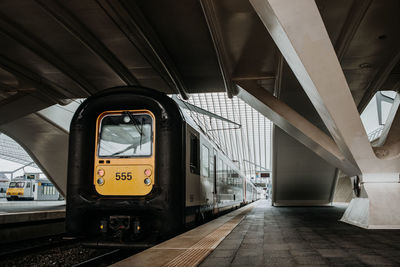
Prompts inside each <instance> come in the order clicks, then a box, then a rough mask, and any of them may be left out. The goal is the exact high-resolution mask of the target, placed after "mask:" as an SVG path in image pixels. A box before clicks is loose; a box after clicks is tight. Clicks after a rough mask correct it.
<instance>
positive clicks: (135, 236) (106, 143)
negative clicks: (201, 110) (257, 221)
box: [66, 86, 258, 246]
mask: <svg viewBox="0 0 400 267" xmlns="http://www.w3.org/2000/svg"><path fill="white" fill-rule="evenodd" d="M68 155H69V156H68V175H67V206H66V226H67V232H68V233H69V235H70V236H74V237H85V238H86V239H87V240H92V242H91V243H90V242H88V243H87V244H95V245H96V244H97V245H100V244H101V245H105V246H118V245H124V246H128V245H129V244H132V245H135V244H140V243H141V242H142V243H149V242H158V241H162V240H165V239H167V238H170V237H172V236H174V235H176V234H178V233H181V232H182V231H184V230H185V229H187V228H188V227H191V225H195V224H198V223H201V222H204V221H206V220H208V219H210V218H212V217H214V216H217V215H219V214H221V213H223V212H225V211H228V210H231V209H234V208H238V207H240V206H242V205H245V204H247V203H249V202H253V201H255V200H257V198H258V194H257V189H256V187H255V186H254V184H253V183H252V182H251V181H250V180H249V179H247V178H246V177H245V175H244V174H243V173H242V172H240V170H239V169H238V167H237V166H236V164H235V163H234V162H232V161H231V160H230V159H229V158H228V157H227V156H226V155H225V154H224V153H223V152H222V151H221V150H220V149H219V148H218V146H217V145H215V144H214V143H213V142H212V141H210V140H209V138H207V136H206V134H205V133H204V132H202V130H201V129H200V128H199V127H198V126H197V125H196V124H195V123H194V122H193V121H192V120H191V118H190V117H189V116H188V115H187V114H186V113H185V112H183V110H181V109H180V107H179V106H178V104H177V103H176V102H175V101H174V100H173V99H172V98H171V97H169V96H168V95H166V94H164V93H162V92H159V91H156V90H152V89H149V88H143V87H132V86H130V87H117V88H112V89H107V90H104V91H101V92H99V93H97V94H95V95H93V96H91V97H89V98H87V99H86V100H85V101H84V102H83V103H82V104H81V105H80V106H79V108H78V109H77V110H76V112H75V114H74V116H73V118H72V121H71V125H70V137H69V154H68ZM149 240H150V241H149Z"/></svg>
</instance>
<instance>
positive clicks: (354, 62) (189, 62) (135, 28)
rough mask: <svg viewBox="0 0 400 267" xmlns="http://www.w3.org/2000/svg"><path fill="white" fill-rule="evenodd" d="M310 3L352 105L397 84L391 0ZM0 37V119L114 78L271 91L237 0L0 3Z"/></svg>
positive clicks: (266, 58)
mask: <svg viewBox="0 0 400 267" xmlns="http://www.w3.org/2000/svg"><path fill="white" fill-rule="evenodd" d="M316 3H317V5H318V8H319V10H320V12H321V16H322V18H323V20H324V23H325V25H326V28H327V31H328V34H329V36H330V38H331V40H332V44H333V46H334V47H335V49H336V51H337V54H338V59H339V61H340V62H341V64H342V67H343V71H344V73H345V76H346V78H347V81H348V83H349V86H350V88H351V91H352V94H353V97H354V101H355V103H356V104H357V105H358V108H359V110H360V111H361V110H362V109H363V108H364V107H365V106H366V104H367V103H368V101H369V100H370V98H371V97H372V96H373V94H374V93H375V92H376V91H377V90H398V89H399V81H400V65H399V59H400V16H399V15H398V14H400V1H398V0H375V1H372V0H371V1H369V0H352V1H350V0H336V1H330V0H317V1H316ZM0 38H1V42H0V48H1V49H0V114H1V116H0V124H1V123H4V122H6V121H10V120H12V119H15V118H17V117H20V116H23V115H26V114H29V113H32V112H35V111H37V110H39V109H42V108H44V107H46V106H49V105H51V104H54V103H60V104H65V103H67V102H68V99H69V98H80V97H87V96H89V95H91V94H94V93H96V92H97V91H100V90H103V89H105V88H110V87H114V86H121V85H141V86H145V87H150V88H155V89H157V90H160V91H163V92H166V93H180V94H181V95H182V96H184V97H187V96H188V95H189V94H190V93H195V92H215V91H227V93H228V94H229V95H233V94H235V90H236V88H235V86H234V83H235V81H238V80H255V81H257V82H259V83H260V84H262V85H263V86H264V88H266V89H267V90H271V91H272V90H273V88H274V84H275V79H276V77H277V69H278V62H279V61H280V57H281V56H280V53H279V51H278V49H277V48H276V46H275V44H274V42H273V41H272V39H271V37H270V36H269V34H268V32H267V30H266V29H265V27H264V26H263V24H262V23H261V21H260V20H259V18H258V16H257V15H256V13H255V11H254V10H253V9H252V7H251V5H250V4H249V2H248V1H246V0H201V1H199V0H168V1H155V0H137V1H128V0H97V1H95V0H85V1H82V0H69V1H54V0H36V1H32V0H19V1H14V0H3V1H0ZM281 78H282V79H285V77H281ZM289 84H292V83H289ZM305 104H306V103H305Z"/></svg>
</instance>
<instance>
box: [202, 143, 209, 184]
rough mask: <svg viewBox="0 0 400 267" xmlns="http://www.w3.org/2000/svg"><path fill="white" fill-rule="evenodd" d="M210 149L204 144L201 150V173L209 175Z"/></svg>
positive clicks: (205, 175)
mask: <svg viewBox="0 0 400 267" xmlns="http://www.w3.org/2000/svg"><path fill="white" fill-rule="evenodd" d="M209 159H210V150H209V149H208V147H206V146H205V145H203V146H202V151H201V175H202V176H204V177H210V161H209Z"/></svg>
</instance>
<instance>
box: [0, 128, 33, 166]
mask: <svg viewBox="0 0 400 267" xmlns="http://www.w3.org/2000/svg"><path fill="white" fill-rule="evenodd" d="M0 159H5V160H9V161H12V162H16V163H19V164H22V165H29V166H31V167H35V168H38V167H37V165H36V164H35V163H34V162H33V160H32V159H31V157H30V156H29V155H28V153H26V151H25V150H24V149H23V148H22V147H21V146H20V145H19V144H18V143H17V142H15V141H14V140H13V139H11V138H10V137H8V136H7V135H5V134H2V133H0Z"/></svg>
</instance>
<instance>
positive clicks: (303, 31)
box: [250, 0, 400, 173]
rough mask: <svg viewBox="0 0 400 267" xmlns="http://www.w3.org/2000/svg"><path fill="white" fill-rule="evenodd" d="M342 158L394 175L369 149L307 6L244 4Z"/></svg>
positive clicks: (304, 2)
mask: <svg viewBox="0 0 400 267" xmlns="http://www.w3.org/2000/svg"><path fill="white" fill-rule="evenodd" d="M250 3H251V4H252V5H253V7H254V9H255V11H256V12H257V14H258V16H259V17H260V19H261V21H262V22H263V23H264V25H265V27H266V28H267V30H268V31H269V33H270V34H271V36H272V38H273V40H274V41H275V43H276V45H277V46H278V48H279V49H280V51H281V53H282V55H283V56H284V58H285V59H286V61H287V62H288V64H289V66H290V67H291V69H292V70H293V72H294V74H295V75H296V77H297V79H298V80H299V82H300V84H301V85H302V87H303V89H304V91H305V92H306V94H307V95H308V97H309V98H310V100H311V102H312V104H313V105H314V107H315V108H316V110H317V112H318V114H319V115H320V117H321V119H322V120H323V122H324V123H325V125H326V127H327V128H328V130H329V132H330V133H331V135H332V137H333V138H334V140H335V142H336V144H337V145H338V147H339V149H340V151H341V152H342V155H343V156H344V157H345V158H346V159H347V160H348V161H349V162H351V163H352V164H353V165H356V166H358V167H359V169H360V170H361V172H363V173H376V172H382V171H386V172H399V171H400V164H399V163H400V161H399V160H386V161H385V160H378V159H377V158H376V156H375V154H374V151H373V149H372V147H371V145H370V143H369V140H368V137H367V134H366V132H365V129H364V127H363V125H362V122H361V119H360V115H359V113H358V110H357V107H356V105H355V103H354V100H353V97H352V95H351V92H350V89H349V87H348V85H347V82H346V78H345V77H344V74H343V71H342V68H341V66H340V64H339V61H338V59H337V56H336V54H335V50H334V49H333V46H332V43H331V41H330V38H329V36H328V33H327V31H326V29H325V26H324V23H323V21H322V18H321V15H320V14H319V10H318V7H317V5H316V3H315V1H313V0H296V1H291V0H250Z"/></svg>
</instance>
